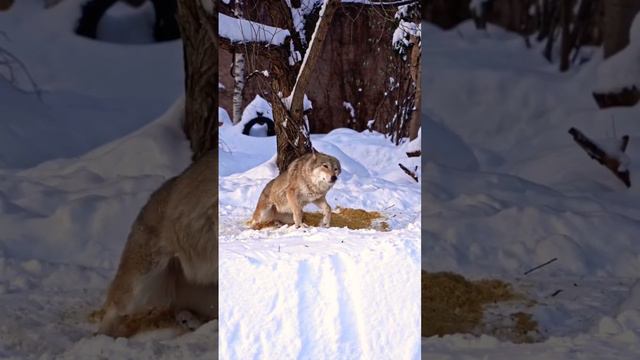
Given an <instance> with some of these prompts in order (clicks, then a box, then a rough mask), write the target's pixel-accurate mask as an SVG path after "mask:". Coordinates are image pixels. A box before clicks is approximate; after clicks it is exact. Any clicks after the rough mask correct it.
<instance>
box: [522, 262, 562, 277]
mask: <svg viewBox="0 0 640 360" xmlns="http://www.w3.org/2000/svg"><path fill="white" fill-rule="evenodd" d="M556 260H558V258H553V259H551V260H549V261H547V262H546V263H544V264H540V265H538V266H536V267H534V268H531V269H529V270H527V271H525V272H524V274H525V275H528V274H530V273H532V272H534V271H536V270H538V269H540V268H542V267H545V266H547V265H549V264H551V263H552V262H554V261H556Z"/></svg>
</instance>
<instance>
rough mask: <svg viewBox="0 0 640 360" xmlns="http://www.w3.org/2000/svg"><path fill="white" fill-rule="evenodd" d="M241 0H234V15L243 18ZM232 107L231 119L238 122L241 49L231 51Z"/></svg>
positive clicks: (242, 74) (240, 109)
mask: <svg viewBox="0 0 640 360" xmlns="http://www.w3.org/2000/svg"><path fill="white" fill-rule="evenodd" d="M242 3H243V2H242V0H236V2H235V5H234V15H235V16H236V17H238V18H243V17H244V16H243V11H242V5H243V4H242ZM231 71H232V74H233V109H232V121H233V123H234V124H237V123H239V122H240V120H241V118H242V105H243V104H242V95H243V90H244V82H245V75H244V71H245V61H244V53H243V52H242V51H234V52H233V65H232V69H231Z"/></svg>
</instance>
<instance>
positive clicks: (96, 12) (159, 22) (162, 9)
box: [76, 0, 180, 42]
mask: <svg viewBox="0 0 640 360" xmlns="http://www.w3.org/2000/svg"><path fill="white" fill-rule="evenodd" d="M116 2H118V0H89V1H87V2H85V4H84V5H83V6H82V13H81V16H80V19H79V20H78V24H77V26H76V34H78V35H82V36H85V37H88V38H91V39H96V38H97V32H98V24H99V23H100V19H102V17H103V16H104V14H105V13H106V12H107V10H109V8H110V7H111V6H112V5H113V4H115V3H116ZM151 2H152V3H153V9H154V11H155V15H156V21H155V24H154V25H153V38H154V39H155V40H156V41H158V42H160V41H170V40H175V39H179V38H180V29H179V28H178V22H177V20H176V13H177V9H178V8H177V3H176V0H151ZM126 3H127V4H129V5H130V6H132V7H139V6H141V5H142V4H143V3H144V0H127V1H126Z"/></svg>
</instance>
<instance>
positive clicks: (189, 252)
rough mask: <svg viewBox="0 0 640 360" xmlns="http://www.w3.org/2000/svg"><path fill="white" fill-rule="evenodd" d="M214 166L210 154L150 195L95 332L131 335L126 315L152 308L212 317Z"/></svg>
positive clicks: (215, 290)
mask: <svg viewBox="0 0 640 360" xmlns="http://www.w3.org/2000/svg"><path fill="white" fill-rule="evenodd" d="M217 167H218V157H217V154H215V153H214V152H210V153H209V154H207V155H205V156H204V157H203V158H201V159H200V160H198V161H197V162H196V163H194V164H192V165H191V166H190V167H189V168H187V169H186V170H185V171H184V172H183V173H182V174H181V175H179V176H177V177H174V178H172V179H169V180H168V181H166V182H165V183H164V184H163V185H162V186H161V187H160V188H159V189H158V190H156V191H155V192H154V193H153V194H152V195H151V197H150V198H149V200H148V202H147V204H146V205H145V206H144V207H143V208H142V210H141V211H140V213H139V215H138V217H137V218H136V220H135V222H134V224H133V226H132V228H131V232H130V234H129V238H128V239H127V244H126V246H125V248H124V251H123V252H122V256H121V258H120V265H119V266H118V271H117V273H116V276H115V278H114V279H113V282H112V283H111V286H110V288H109V292H108V294H107V299H106V301H105V303H104V308H103V310H104V311H105V314H104V317H103V319H102V322H101V324H100V327H99V330H98V333H100V334H106V335H109V336H114V337H118V336H123V337H128V336H131V335H133V334H132V333H131V329H129V328H128V327H127V326H126V319H127V318H128V317H130V316H132V315H133V314H139V313H142V312H145V311H150V310H151V309H159V308H160V309H162V308H168V309H172V310H174V311H175V313H176V314H178V312H180V311H185V310H186V311H189V312H191V313H193V314H194V315H197V317H199V318H201V319H202V320H211V319H214V318H216V317H217V312H218V311H217V310H218V189H217V183H218V182H217Z"/></svg>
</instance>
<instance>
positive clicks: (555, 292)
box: [551, 289, 562, 297]
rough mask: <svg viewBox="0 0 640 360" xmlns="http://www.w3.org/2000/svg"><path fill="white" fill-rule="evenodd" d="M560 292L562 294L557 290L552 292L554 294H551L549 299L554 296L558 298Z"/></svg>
mask: <svg viewBox="0 0 640 360" xmlns="http://www.w3.org/2000/svg"><path fill="white" fill-rule="evenodd" d="M561 292H562V289H558V290H556V291H554V292H553V294H551V297H556V296H558V295H559V294H560V293H561Z"/></svg>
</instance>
